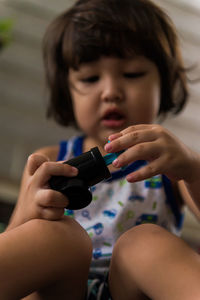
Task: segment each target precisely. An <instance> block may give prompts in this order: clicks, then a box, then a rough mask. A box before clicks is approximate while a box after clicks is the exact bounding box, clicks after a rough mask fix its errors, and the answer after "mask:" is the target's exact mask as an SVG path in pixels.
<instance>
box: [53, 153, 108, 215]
mask: <svg viewBox="0 0 200 300" xmlns="http://www.w3.org/2000/svg"><path fill="white" fill-rule="evenodd" d="M64 163H66V164H69V165H71V166H74V167H76V168H77V169H78V170H79V172H78V175H77V176H76V177H64V176H53V177H52V178H51V179H50V181H49V184H50V187H51V188H52V189H54V190H57V191H59V192H61V193H63V194H64V195H66V196H67V198H68V200H69V205H68V206H67V209H80V208H83V207H86V206H87V205H89V204H90V202H91V201H92V194H91V192H90V191H89V187H91V186H93V185H95V184H97V183H98V182H100V181H102V180H104V179H107V178H110V177H111V174H110V171H109V170H108V168H107V166H106V163H105V160H104V158H103V156H102V155H101V153H100V151H99V149H98V147H95V148H92V149H90V151H88V152H85V153H83V154H81V155H79V156H77V157H75V158H72V159H70V160H68V161H66V162H64Z"/></svg>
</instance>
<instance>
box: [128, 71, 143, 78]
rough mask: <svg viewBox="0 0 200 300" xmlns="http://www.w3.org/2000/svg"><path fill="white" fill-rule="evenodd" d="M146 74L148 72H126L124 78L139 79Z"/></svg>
mask: <svg viewBox="0 0 200 300" xmlns="http://www.w3.org/2000/svg"><path fill="white" fill-rule="evenodd" d="M145 74H146V72H126V73H124V77H126V78H139V77H142V76H144V75H145Z"/></svg>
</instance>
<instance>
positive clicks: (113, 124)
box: [102, 119, 125, 128]
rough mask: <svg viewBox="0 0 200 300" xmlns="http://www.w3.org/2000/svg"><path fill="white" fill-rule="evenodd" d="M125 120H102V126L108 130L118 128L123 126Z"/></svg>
mask: <svg viewBox="0 0 200 300" xmlns="http://www.w3.org/2000/svg"><path fill="white" fill-rule="evenodd" d="M124 123H125V119H120V120H115V119H102V124H103V126H105V127H109V128H120V127H122V126H123V125H124Z"/></svg>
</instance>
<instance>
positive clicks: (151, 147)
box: [112, 142, 162, 168]
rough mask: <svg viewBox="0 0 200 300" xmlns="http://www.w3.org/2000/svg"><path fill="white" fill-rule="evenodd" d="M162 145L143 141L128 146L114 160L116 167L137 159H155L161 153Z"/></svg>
mask: <svg viewBox="0 0 200 300" xmlns="http://www.w3.org/2000/svg"><path fill="white" fill-rule="evenodd" d="M161 151H162V150H161V147H160V146H159V144H158V143H156V142H149V143H141V144H137V145H135V146H133V147H131V148H128V149H127V150H126V151H124V152H123V153H122V154H120V155H119V156H118V157H117V159H115V160H114V161H113V163H112V164H113V165H114V167H117V168H121V167H123V166H125V165H128V164H130V163H132V162H134V161H137V160H147V161H153V160H155V159H157V158H158V157H159V156H160V155H161V153H162V152H161Z"/></svg>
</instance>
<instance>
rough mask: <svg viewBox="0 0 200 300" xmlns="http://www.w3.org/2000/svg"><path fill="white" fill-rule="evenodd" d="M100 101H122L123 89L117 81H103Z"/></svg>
mask: <svg viewBox="0 0 200 300" xmlns="http://www.w3.org/2000/svg"><path fill="white" fill-rule="evenodd" d="M101 99H102V101H107V102H109V101H122V100H123V89H122V87H121V85H120V83H119V81H118V80H116V79H112V78H111V79H107V80H105V81H104V84H103V88H102V94H101Z"/></svg>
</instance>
